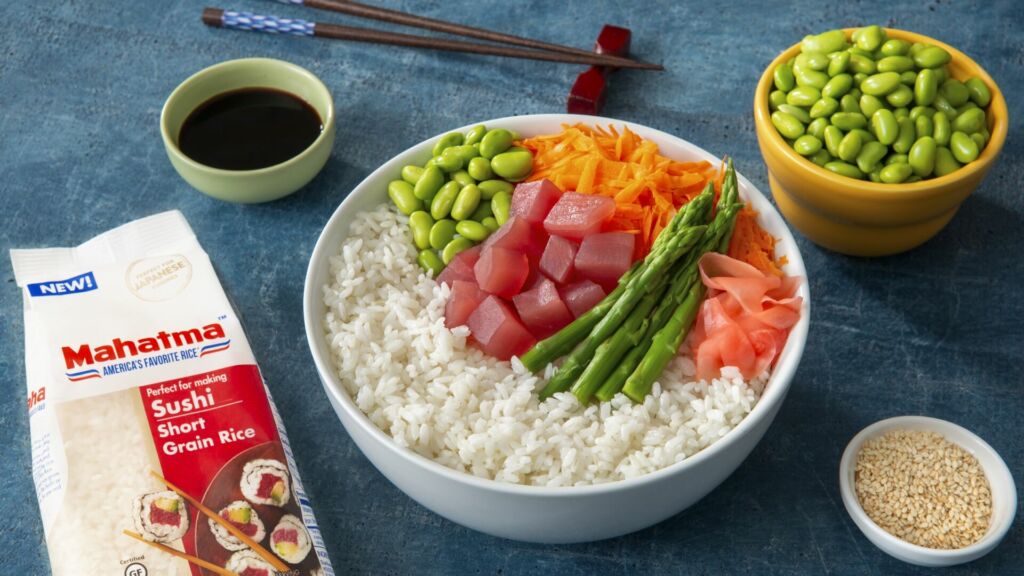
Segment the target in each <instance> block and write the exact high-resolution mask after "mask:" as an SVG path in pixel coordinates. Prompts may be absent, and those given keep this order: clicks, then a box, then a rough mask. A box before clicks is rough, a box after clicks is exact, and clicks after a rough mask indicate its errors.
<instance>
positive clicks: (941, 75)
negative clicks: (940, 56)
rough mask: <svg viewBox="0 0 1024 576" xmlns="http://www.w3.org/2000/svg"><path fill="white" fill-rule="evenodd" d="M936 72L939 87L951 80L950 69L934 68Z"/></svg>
mask: <svg viewBox="0 0 1024 576" xmlns="http://www.w3.org/2000/svg"><path fill="white" fill-rule="evenodd" d="M934 70H935V81H936V82H938V83H939V86H942V83H943V82H945V81H946V80H949V78H950V76H949V68H947V67H946V66H939V67H938V68H934Z"/></svg>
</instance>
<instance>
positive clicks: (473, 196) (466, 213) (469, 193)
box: [452, 184, 481, 220]
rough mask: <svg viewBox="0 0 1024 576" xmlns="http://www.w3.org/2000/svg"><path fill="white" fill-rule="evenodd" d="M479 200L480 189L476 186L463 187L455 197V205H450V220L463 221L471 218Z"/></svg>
mask: <svg viewBox="0 0 1024 576" xmlns="http://www.w3.org/2000/svg"><path fill="white" fill-rule="evenodd" d="M480 199H481V194H480V189H479V188H477V187H476V184H470V185H469V186H463V188H462V190H460V191H459V195H458V196H456V197H455V203H454V204H452V218H455V219H456V220H465V219H466V218H469V217H470V216H472V215H473V211H474V210H476V207H477V206H479V205H480Z"/></svg>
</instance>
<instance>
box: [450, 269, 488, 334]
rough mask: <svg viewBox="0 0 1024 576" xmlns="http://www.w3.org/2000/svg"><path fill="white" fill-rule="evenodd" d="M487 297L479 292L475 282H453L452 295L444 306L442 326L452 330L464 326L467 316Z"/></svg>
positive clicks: (482, 292)
mask: <svg viewBox="0 0 1024 576" xmlns="http://www.w3.org/2000/svg"><path fill="white" fill-rule="evenodd" d="M487 296H488V294H487V292H484V291H483V290H481V289H480V287H479V286H477V285H476V282H467V281H465V280H455V281H453V283H452V293H451V295H450V296H449V297H448V303H447V304H445V306H444V325H445V326H446V327H448V328H454V327H456V326H462V325H463V324H465V323H466V320H468V319H469V315H470V314H472V313H473V311H474V310H476V309H477V307H478V306H480V303H481V302H483V301H484V299H485V298H487Z"/></svg>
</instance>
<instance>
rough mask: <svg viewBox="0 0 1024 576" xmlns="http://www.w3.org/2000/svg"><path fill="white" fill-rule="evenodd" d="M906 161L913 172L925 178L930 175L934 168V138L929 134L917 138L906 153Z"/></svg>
mask: <svg viewBox="0 0 1024 576" xmlns="http://www.w3.org/2000/svg"><path fill="white" fill-rule="evenodd" d="M907 158H908V160H907V162H908V163H909V164H910V167H911V168H913V169H914V174H917V175H918V176H920V177H922V178H925V177H927V176H931V174H932V170H934V169H935V139H934V138H932V137H931V136H925V137H923V138H918V139H917V142H914V145H913V146H912V147H911V148H910V154H907Z"/></svg>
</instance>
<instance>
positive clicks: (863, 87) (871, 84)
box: [860, 72, 901, 96]
mask: <svg viewBox="0 0 1024 576" xmlns="http://www.w3.org/2000/svg"><path fill="white" fill-rule="evenodd" d="M900 85H901V84H900V75H899V74H897V73H896V72H880V73H878V74H872V75H871V76H868V77H867V78H866V79H865V80H864V81H863V82H861V83H860V91H861V92H863V93H865V94H870V95H872V96H885V95H886V94H888V93H889V92H892V91H893V90H895V89H896V87H897V86H900Z"/></svg>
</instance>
